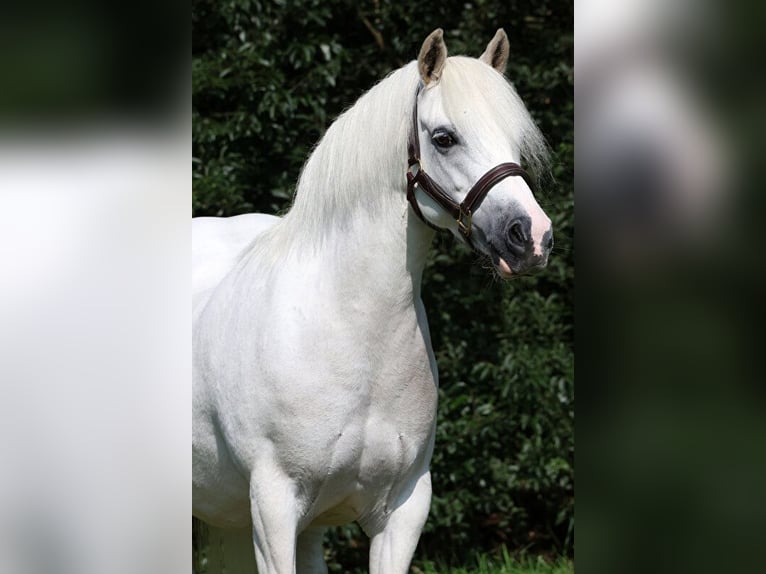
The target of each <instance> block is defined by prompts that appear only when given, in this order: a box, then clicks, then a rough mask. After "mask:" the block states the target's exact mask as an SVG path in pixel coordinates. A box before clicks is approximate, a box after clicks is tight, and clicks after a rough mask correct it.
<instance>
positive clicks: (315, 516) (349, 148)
mask: <svg viewBox="0 0 766 574" xmlns="http://www.w3.org/2000/svg"><path fill="white" fill-rule="evenodd" d="M507 58H508V39H507V37H506V35H505V32H504V31H503V30H498V32H497V34H496V35H495V37H494V38H493V39H492V41H491V42H490V43H489V45H488V46H487V49H486V51H485V52H484V53H483V54H482V55H481V57H480V58H478V59H473V58H467V57H460V56H454V57H449V58H448V57H447V48H446V46H445V43H444V40H443V34H442V31H441V30H436V31H435V32H433V33H432V34H431V35H430V36H428V38H426V40H425V42H424V43H423V46H422V48H421V50H420V54H419V56H418V59H417V61H416V62H411V63H410V64H408V65H406V66H404V67H403V68H401V69H399V70H396V71H395V72H393V73H392V74H390V75H389V76H388V77H387V78H385V79H384V80H383V81H381V82H380V83H379V84H378V85H376V86H375V87H373V88H372V89H371V90H370V91H369V92H368V93H366V94H365V95H364V96H362V97H361V98H360V99H359V101H357V103H356V104H355V105H354V106H353V107H351V108H350V109H349V110H347V111H346V112H345V113H343V114H342V115H341V116H340V117H339V118H338V119H337V120H336V121H335V122H334V123H333V124H332V125H331V126H330V128H329V129H328V130H327V133H326V134H325V136H324V137H323V138H322V141H321V142H320V144H319V145H318V146H317V148H316V149H315V150H314V152H313V153H312V154H311V156H310V157H309V159H308V161H307V163H306V165H305V167H304V169H303V172H302V174H301V177H300V181H299V183H298V189H297V193H296V197H295V200H294V204H293V206H292V208H291V210H290V211H289V212H288V213H287V214H286V215H285V216H284V217H281V218H279V217H274V216H270V215H264V214H250V215H241V216H237V217H231V218H198V219H195V220H193V347H194V353H193V379H194V380H193V385H194V389H193V397H194V402H193V499H194V500H193V513H194V515H195V516H196V517H198V518H200V519H201V520H203V521H205V522H206V523H207V524H209V525H210V526H211V527H212V528H214V529H216V530H215V531H214V532H215V533H216V536H218V535H220V536H224V537H229V538H228V539H227V542H226V544H225V545H224V551H225V552H227V553H228V558H227V561H226V565H227V566H226V567H227V572H231V571H233V570H236V565H235V562H239V561H242V560H244V561H249V562H250V565H242V571H250V572H252V558H254V559H255V562H256V563H257V567H258V572H259V573H260V574H277V573H280V574H281V573H292V572H296V571H297V572H301V573H302V572H326V571H327V569H326V566H325V564H324V560H323V548H322V537H323V532H324V530H325V529H326V528H327V527H329V526H333V525H339V524H344V523H347V522H351V521H357V522H358V523H359V524H360V526H361V527H362V529H363V530H364V531H365V532H366V533H367V535H368V536H369V537H370V539H371V547H370V548H371V551H370V572H371V573H373V574H376V573H377V574H397V573H402V574H404V573H405V572H407V571H408V568H409V564H410V561H411V559H412V555H413V553H414V550H415V547H416V545H417V542H418V538H419V536H420V531H421V529H422V528H423V525H424V523H425V521H426V517H427V515H428V510H429V506H430V500H431V478H430V473H429V465H430V461H431V454H432V452H433V447H434V429H435V423H436V401H437V385H438V375H437V369H436V363H435V360H434V354H433V351H432V349H431V341H430V335H429V331H428V322H427V319H426V313H425V309H424V307H423V303H422V300H421V297H420V288H421V278H422V272H423V267H424V264H425V259H426V255H427V251H428V249H429V245H430V243H431V240H432V238H433V235H434V229H444V230H448V231H450V232H452V233H453V234H454V235H455V236H456V237H457V238H458V239H459V240H460V241H464V242H466V243H468V244H469V245H470V246H471V247H472V248H473V249H475V250H476V251H478V252H480V253H482V254H484V255H486V256H488V257H489V259H490V260H491V261H492V263H493V266H494V268H495V270H496V272H497V273H498V275H500V276H501V277H503V278H507V277H511V276H513V275H516V274H519V273H524V272H527V271H530V270H536V269H539V268H542V267H544V266H545V265H546V263H547V260H548V255H549V253H550V250H551V247H552V231H551V222H550V219H549V218H548V217H547V216H546V215H545V213H544V212H543V211H542V209H541V208H540V206H539V205H538V204H537V202H536V201H535V199H534V197H533V194H532V189H531V183H530V181H529V179H528V177H527V176H526V172H524V170H523V169H522V168H521V167H520V163H521V161H522V158H524V160H525V161H526V163H528V164H530V165H532V166H533V167H535V166H537V165H539V164H541V163H542V162H543V161H544V159H545V144H544V142H543V138H542V136H541V135H540V132H539V131H538V129H537V128H536V127H535V125H534V124H533V122H532V120H531V118H530V116H529V113H528V112H527V111H526V109H525V108H524V105H523V103H522V102H521V100H520V98H519V97H518V95H517V94H516V92H515V91H514V90H513V88H512V87H511V86H510V84H509V83H508V82H507V81H506V80H505V79H504V77H503V75H502V73H503V71H504V70H505V66H506V61H507ZM250 528H252V538H250V530H249V529H250ZM238 529H239V530H240V532H239V533H237V530H238ZM243 533H246V534H245V535H244V536H243ZM225 539H226V538H225ZM234 540H239V541H240V542H239V546H240V548H238V549H235V548H234V545H235V544H237V543H235V542H233V541H234ZM243 541H244V542H243ZM242 543H244V544H246V545H247V546H248V547H249V548H245V549H244V550H243V549H242V548H241V545H242ZM212 546H216V547H217V548H219V549H220V545H219V544H218V543H216V544H212V543H211V547H212ZM253 549H254V551H253ZM211 551H213V550H211ZM235 557H236V559H235ZM248 568H249V570H247V569H248Z"/></svg>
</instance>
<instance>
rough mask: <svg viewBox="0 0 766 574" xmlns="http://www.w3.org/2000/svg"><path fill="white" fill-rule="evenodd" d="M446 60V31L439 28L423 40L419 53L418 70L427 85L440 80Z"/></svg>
mask: <svg viewBox="0 0 766 574" xmlns="http://www.w3.org/2000/svg"><path fill="white" fill-rule="evenodd" d="M446 61H447V46H446V45H445V44H444V31H443V30H442V29H441V28H437V29H436V30H434V31H433V32H431V33H430V34H429V35H428V38H426V41H425V42H423V46H422V47H421V48H420V54H419V55H418V70H420V77H421V78H422V79H423V83H424V84H425V85H428V84H429V83H431V82H438V81H439V78H440V77H441V73H442V70H443V69H444V63H445V62H446Z"/></svg>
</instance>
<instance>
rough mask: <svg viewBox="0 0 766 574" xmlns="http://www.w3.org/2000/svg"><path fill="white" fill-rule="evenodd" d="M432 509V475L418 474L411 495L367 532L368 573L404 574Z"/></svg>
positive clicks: (428, 473)
mask: <svg viewBox="0 0 766 574" xmlns="http://www.w3.org/2000/svg"><path fill="white" fill-rule="evenodd" d="M430 506H431V473H430V472H426V473H425V474H423V475H421V476H420V478H419V479H418V481H417V483H416V484H415V488H414V489H413V490H412V492H411V493H410V496H409V497H408V498H407V499H406V500H404V502H402V503H401V504H400V505H399V506H398V507H397V508H396V509H394V511H393V512H392V513H391V514H390V515H389V516H388V519H387V520H386V522H385V524H384V526H383V528H382V530H380V531H379V532H376V533H373V532H370V533H369V534H370V536H371V538H372V543H371V545H370V574H407V572H408V571H409V567H410V562H411V561H412V555H413V554H414V553H415V547H416V546H417V545H418V539H419V538H420V532H421V530H423V525H424V524H425V523H426V518H427V517H428V510H429V508H430Z"/></svg>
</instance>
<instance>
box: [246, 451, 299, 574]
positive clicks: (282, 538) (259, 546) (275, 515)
mask: <svg viewBox="0 0 766 574" xmlns="http://www.w3.org/2000/svg"><path fill="white" fill-rule="evenodd" d="M268 466H271V468H270V469H267V468H264V467H268ZM250 512H251V515H252V518H253V544H254V546H255V561H256V563H257V564H258V574H295V554H296V534H297V525H298V513H297V502H296V499H295V494H294V489H293V484H292V482H291V481H290V480H289V479H287V477H285V476H284V475H282V473H281V472H279V471H278V470H276V469H275V468H274V467H273V465H260V466H259V470H258V472H253V475H252V476H251V478H250Z"/></svg>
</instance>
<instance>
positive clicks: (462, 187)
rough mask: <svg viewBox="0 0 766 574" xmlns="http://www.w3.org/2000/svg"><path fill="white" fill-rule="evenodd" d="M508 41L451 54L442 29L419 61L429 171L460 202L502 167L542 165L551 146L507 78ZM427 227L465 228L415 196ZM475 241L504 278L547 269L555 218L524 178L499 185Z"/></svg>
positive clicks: (420, 116)
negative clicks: (478, 51)
mask: <svg viewBox="0 0 766 574" xmlns="http://www.w3.org/2000/svg"><path fill="white" fill-rule="evenodd" d="M508 54H509V43H508V37H507V36H506V34H505V32H504V31H503V30H502V29H500V30H498V31H497V33H496V34H495V37H494V38H493V39H492V40H491V41H490V43H489V44H488V46H487V49H486V51H485V52H484V53H483V54H482V55H481V57H479V58H478V59H475V58H467V57H461V56H452V57H449V58H448V57H447V47H446V45H445V43H444V37H443V32H442V30H441V29H438V30H436V31H434V32H432V33H431V34H430V35H429V36H428V38H426V40H425V42H424V43H423V46H422V48H421V50H420V55H419V56H418V62H417V64H418V70H419V73H420V80H421V82H422V89H421V90H420V91H419V94H418V96H417V102H416V104H415V105H416V106H417V125H416V127H415V129H416V130H417V137H418V141H419V145H420V160H421V165H422V169H423V170H424V171H426V172H428V174H429V176H430V177H431V178H432V179H433V180H434V181H435V182H438V185H439V186H440V187H441V189H442V190H443V191H444V192H445V193H446V194H447V195H449V196H450V198H451V200H452V201H454V202H455V203H458V204H459V203H460V202H461V201H463V200H464V199H465V197H466V195H467V194H468V192H469V190H470V189H471V188H472V187H473V186H474V184H475V183H476V182H477V181H478V180H479V179H480V178H481V177H482V176H483V175H484V174H486V173H487V172H488V171H490V170H491V169H493V168H494V167H495V166H498V165H499V164H502V163H506V162H513V163H516V164H518V163H520V162H521V159H522V157H524V158H525V160H527V161H528V162H530V163H533V164H535V163H541V161H542V159H543V158H544V156H545V150H546V147H545V143H544V140H543V137H542V135H541V134H540V132H539V130H538V129H537V128H536V126H535V125H534V122H533V121H532V119H531V117H530V116H529V113H528V112H527V110H526V108H525V107H524V104H523V103H522V101H521V99H520V98H519V96H518V94H517V93H516V92H515V90H514V89H513V87H512V86H511V85H510V84H509V83H508V82H507V81H506V79H505V77H504V76H503V72H504V71H505V66H506V63H507V61H508ZM416 200H417V202H418V205H419V206H420V211H421V212H422V214H423V217H424V218H425V219H426V221H427V222H429V223H431V224H432V225H435V226H437V227H440V228H446V229H449V230H451V231H452V232H453V233H454V234H455V235H456V236H457V237H461V236H462V237H464V238H465V237H466V235H465V233H462V234H461V233H460V232H459V224H458V222H457V221H456V220H455V219H454V217H452V216H450V214H449V213H447V212H446V211H445V210H444V208H443V207H442V206H440V205H439V204H438V203H437V202H436V201H434V200H433V199H432V198H431V197H429V196H428V195H426V194H425V193H424V192H423V191H422V189H421V190H419V191H417V192H416ZM470 242H471V243H472V244H473V246H474V247H475V248H476V249H477V250H479V251H481V252H482V253H484V254H485V255H488V256H489V257H490V259H491V260H492V262H493V264H494V266H495V269H496V270H497V272H498V274H499V275H500V276H501V277H503V278H507V277H510V276H511V275H514V274H518V273H522V272H526V271H533V270H536V269H540V268H542V267H544V266H545V265H546V264H547V262H548V255H549V253H550V251H551V248H552V246H553V232H552V228H551V220H550V218H549V217H548V216H547V215H546V214H545V213H544V212H543V210H542V209H541V208H540V206H539V205H538V203H537V201H536V200H535V198H534V196H533V194H532V190H531V189H530V186H529V184H528V183H527V182H526V181H525V179H524V178H522V177H506V178H505V179H503V180H502V181H500V182H499V183H497V184H496V185H494V186H493V187H492V188H491V189H490V191H489V193H488V195H486V196H485V197H484V199H483V201H482V202H481V203H480V205H478V206H477V207H476V209H475V210H474V212H473V214H472V221H471V231H470Z"/></svg>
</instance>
